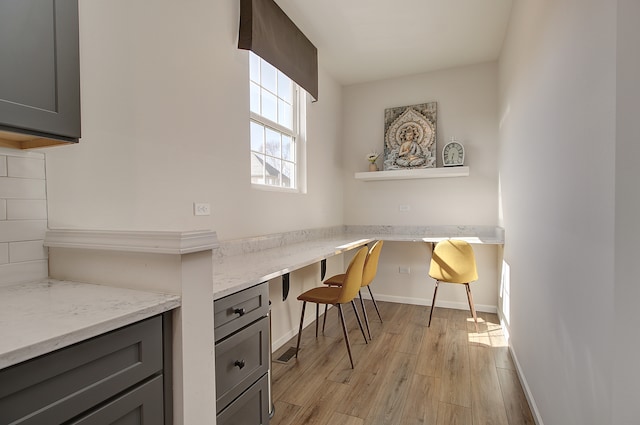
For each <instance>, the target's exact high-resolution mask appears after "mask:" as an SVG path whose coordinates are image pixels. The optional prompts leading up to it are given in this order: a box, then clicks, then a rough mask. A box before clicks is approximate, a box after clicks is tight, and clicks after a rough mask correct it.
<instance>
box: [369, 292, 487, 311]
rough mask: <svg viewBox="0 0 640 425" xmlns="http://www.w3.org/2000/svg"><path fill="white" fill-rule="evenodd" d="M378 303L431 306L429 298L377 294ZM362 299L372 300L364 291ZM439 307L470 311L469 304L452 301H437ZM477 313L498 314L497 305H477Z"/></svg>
mask: <svg viewBox="0 0 640 425" xmlns="http://www.w3.org/2000/svg"><path fill="white" fill-rule="evenodd" d="M375 297H376V301H387V302H390V303H399V304H413V305H428V306H430V305H431V299H427V298H414V297H398V296H395V295H383V294H376V295H375ZM362 298H364V299H367V300H370V299H371V296H370V295H369V294H368V291H362ZM437 307H444V308H453V309H456V310H469V304H467V303H460V302H452V301H437ZM475 307H476V311H483V312H485V313H497V312H498V307H497V306H495V305H485V304H475Z"/></svg>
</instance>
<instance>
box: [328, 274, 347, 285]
mask: <svg viewBox="0 0 640 425" xmlns="http://www.w3.org/2000/svg"><path fill="white" fill-rule="evenodd" d="M345 276H346V274H344V273H342V274H337V275H335V276H331V277H330V278H329V279H327V280H325V281H324V282H323V283H324V284H325V285H330V286H342V283H343V282H344V278H345Z"/></svg>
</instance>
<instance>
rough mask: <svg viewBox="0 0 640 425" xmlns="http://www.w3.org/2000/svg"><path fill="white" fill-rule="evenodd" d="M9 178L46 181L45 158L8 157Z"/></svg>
mask: <svg viewBox="0 0 640 425" xmlns="http://www.w3.org/2000/svg"><path fill="white" fill-rule="evenodd" d="M7 176H9V177H19V178H24V179H40V180H44V158H42V159H38V158H24V157H19V156H9V157H7Z"/></svg>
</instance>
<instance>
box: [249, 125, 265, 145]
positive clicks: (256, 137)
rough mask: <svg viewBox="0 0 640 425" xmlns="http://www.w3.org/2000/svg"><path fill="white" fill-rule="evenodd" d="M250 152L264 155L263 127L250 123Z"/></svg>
mask: <svg viewBox="0 0 640 425" xmlns="http://www.w3.org/2000/svg"><path fill="white" fill-rule="evenodd" d="M251 150H252V151H256V152H260V153H264V127H263V126H262V125H260V124H258V123H255V122H253V121H252V122H251Z"/></svg>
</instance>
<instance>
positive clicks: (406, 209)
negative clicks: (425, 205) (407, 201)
mask: <svg viewBox="0 0 640 425" xmlns="http://www.w3.org/2000/svg"><path fill="white" fill-rule="evenodd" d="M410 210H411V205H398V211H400V212H409V211H410Z"/></svg>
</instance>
